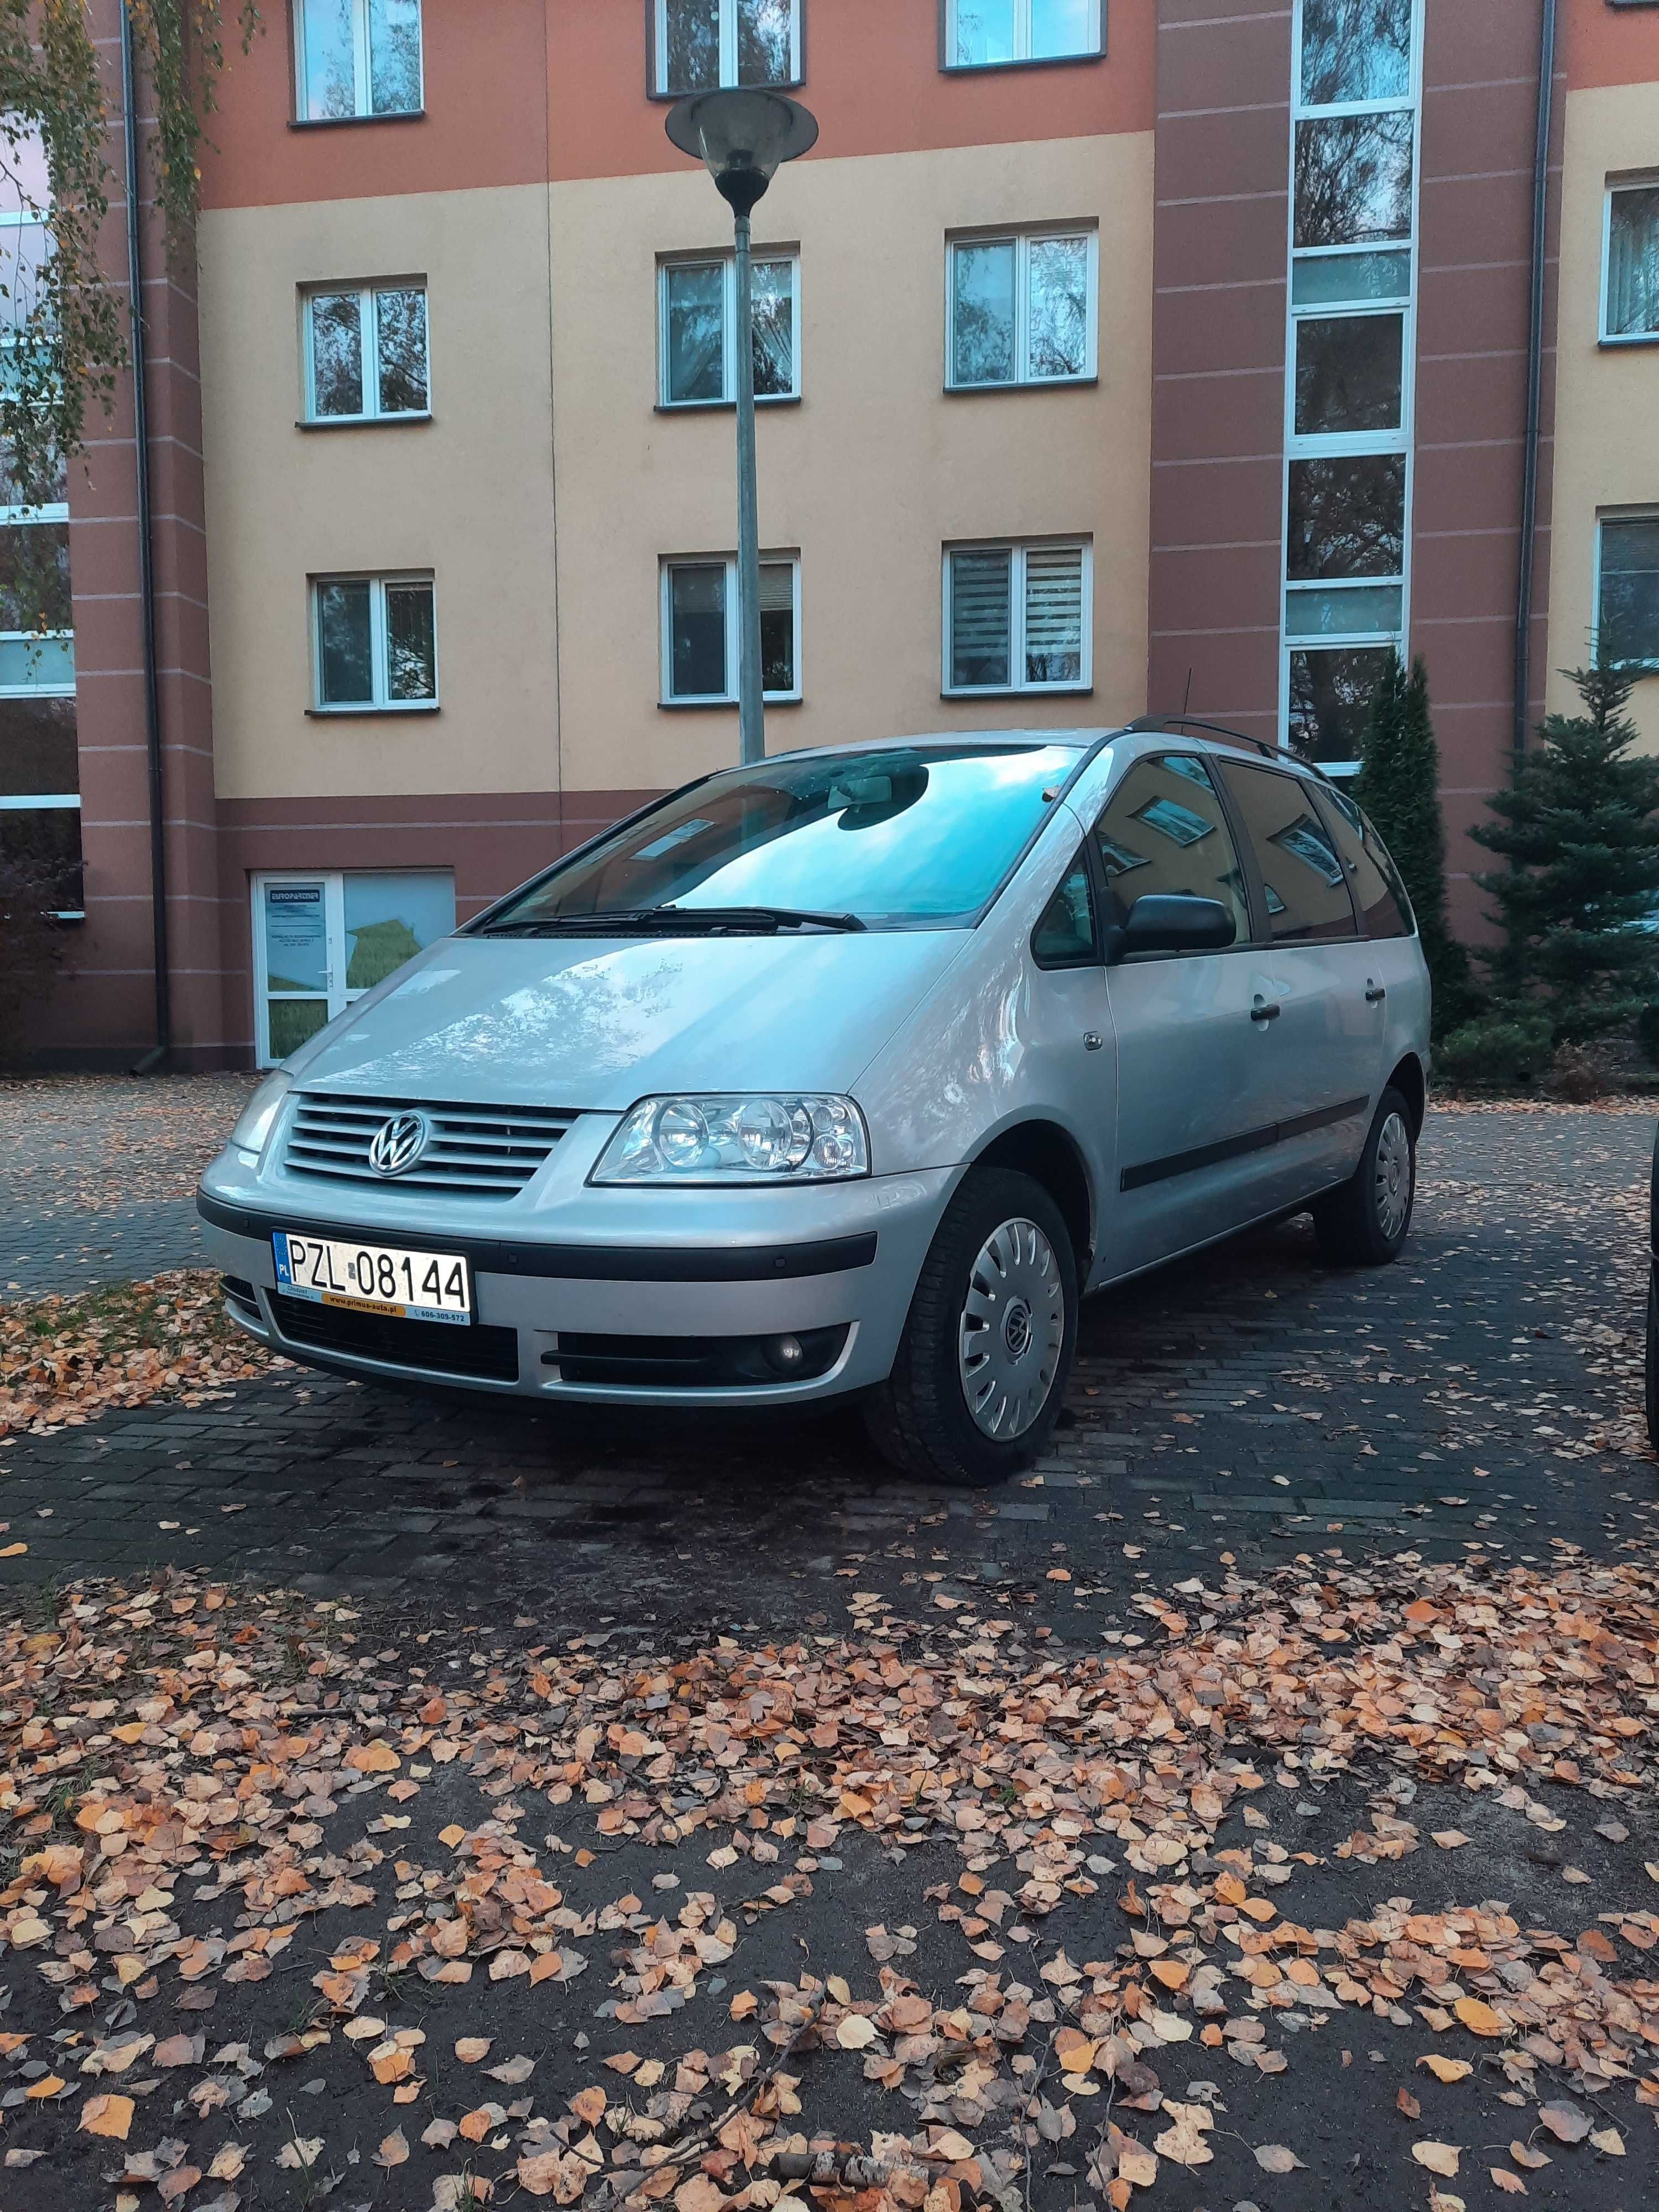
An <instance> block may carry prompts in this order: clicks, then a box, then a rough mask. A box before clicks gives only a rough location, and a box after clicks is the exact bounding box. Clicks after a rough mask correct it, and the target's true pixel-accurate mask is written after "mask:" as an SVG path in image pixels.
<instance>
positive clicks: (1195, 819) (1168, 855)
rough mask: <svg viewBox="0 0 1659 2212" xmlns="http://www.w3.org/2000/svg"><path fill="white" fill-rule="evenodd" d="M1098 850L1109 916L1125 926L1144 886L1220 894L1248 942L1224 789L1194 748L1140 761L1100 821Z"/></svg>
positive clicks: (1203, 895)
mask: <svg viewBox="0 0 1659 2212" xmlns="http://www.w3.org/2000/svg"><path fill="white" fill-rule="evenodd" d="M1095 850H1096V852H1097V854H1099V856H1100V865H1101V867H1102V868H1103V871H1104V872H1105V876H1106V892H1107V897H1108V900H1109V904H1110V912H1109V915H1108V916H1107V919H1108V920H1109V921H1111V922H1113V923H1115V924H1116V925H1117V926H1118V927H1120V928H1121V927H1122V925H1123V924H1124V923H1125V922H1126V921H1127V920H1128V918H1129V908H1131V907H1132V906H1133V904H1134V902H1135V901H1136V900H1137V899H1138V898H1139V897H1141V896H1143V895H1144V894H1145V893H1146V892H1147V891H1158V892H1171V893H1184V894H1185V895H1186V896H1188V897H1189V898H1211V899H1219V900H1220V902H1221V903H1222V904H1223V906H1225V908H1226V909H1227V911H1228V912H1229V913H1230V914H1231V915H1232V918H1233V926H1234V927H1235V929H1236V930H1237V943H1239V944H1240V945H1248V944H1249V941H1250V909H1249V900H1248V899H1247V897H1246V896H1245V891H1244V875H1243V870H1242V869H1241V868H1240V866H1239V864H1238V853H1237V848H1236V847H1235V845H1234V843H1233V839H1232V832H1231V830H1230V829H1228V827H1227V817H1226V815H1225V813H1224V812H1223V811H1222V805H1221V794H1220V793H1219V792H1218V791H1217V789H1216V787H1215V785H1214V784H1213V783H1212V781H1211V780H1210V771H1209V769H1208V768H1207V767H1206V765H1205V763H1204V762H1203V761H1201V760H1200V758H1199V757H1198V756H1197V754H1196V753H1154V754H1153V755H1152V757H1151V758H1150V759H1147V760H1143V761H1137V762H1136V763H1135V764H1134V766H1133V768H1132V769H1130V770H1129V772H1128V774H1127V775H1126V776H1125V777H1124V779H1123V781H1122V782H1121V784H1119V786H1118V787H1117V789H1116V790H1115V792H1114V793H1113V794H1112V797H1111V799H1110V801H1109V804H1108V805H1107V808H1106V811H1105V812H1104V813H1103V815H1102V816H1101V817H1100V819H1099V820H1098V821H1097V823H1095Z"/></svg>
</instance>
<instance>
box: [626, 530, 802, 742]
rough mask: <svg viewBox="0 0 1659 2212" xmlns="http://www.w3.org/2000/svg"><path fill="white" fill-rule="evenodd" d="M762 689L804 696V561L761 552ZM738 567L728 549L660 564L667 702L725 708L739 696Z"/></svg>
mask: <svg viewBox="0 0 1659 2212" xmlns="http://www.w3.org/2000/svg"><path fill="white" fill-rule="evenodd" d="M760 630H761V689H762V691H763V695H764V696H766V697H767V698H768V699H779V700H782V699H799V696H800V559H799V556H798V555H796V554H769V555H763V556H762V558H761V564H760ZM740 643H741V641H740V638H739V635H738V564H737V562H736V560H735V559H734V558H733V557H732V556H731V555H729V554H712V555H703V556H699V557H696V558H690V557H688V558H686V559H684V560H672V561H665V562H663V564H662V675H661V684H662V690H661V694H660V696H661V698H662V701H663V703H664V704H665V706H671V707H711V706H725V705H727V704H729V703H730V702H732V701H733V700H735V699H736V697H737V696H738V651H739V647H740Z"/></svg>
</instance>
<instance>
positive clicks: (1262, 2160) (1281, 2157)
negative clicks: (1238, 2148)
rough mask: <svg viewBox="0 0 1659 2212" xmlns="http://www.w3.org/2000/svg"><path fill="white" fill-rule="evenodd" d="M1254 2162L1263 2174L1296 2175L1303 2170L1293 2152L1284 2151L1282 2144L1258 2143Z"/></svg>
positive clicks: (1300, 2162)
mask: <svg viewBox="0 0 1659 2212" xmlns="http://www.w3.org/2000/svg"><path fill="white" fill-rule="evenodd" d="M1255 2162H1256V2164H1257V2165H1258V2166H1260V2167H1261V2170H1262V2172H1264V2173H1297V2172H1301V2171H1302V2170H1303V2167H1302V2161H1301V2160H1300V2159H1299V2158H1298V2157H1297V2154H1296V2153H1295V2152H1294V2151H1293V2150H1286V2149H1285V2146H1284V2144H1283V2143H1258V2144H1257V2145H1256V2148H1255Z"/></svg>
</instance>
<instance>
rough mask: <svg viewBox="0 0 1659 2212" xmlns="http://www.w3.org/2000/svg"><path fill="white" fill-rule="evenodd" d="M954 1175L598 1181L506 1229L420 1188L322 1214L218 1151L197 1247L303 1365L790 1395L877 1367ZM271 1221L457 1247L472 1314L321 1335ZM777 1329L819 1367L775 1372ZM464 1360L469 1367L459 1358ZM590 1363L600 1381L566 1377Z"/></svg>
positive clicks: (539, 1392)
mask: <svg viewBox="0 0 1659 2212" xmlns="http://www.w3.org/2000/svg"><path fill="white" fill-rule="evenodd" d="M955 1181H956V1175H955V1173H954V1171H951V1170H929V1171H927V1172H925V1173H922V1174H916V1175H905V1176H875V1177H870V1178H867V1179H865V1180H862V1181H860V1182H848V1183H842V1184H825V1185H822V1186H818V1187H817V1188H811V1189H805V1188H804V1189H802V1190H799V1191H791V1192H787V1193H779V1192H773V1191H769V1190H733V1191H729V1192H719V1191H699V1192H693V1191H673V1190H671V1191H664V1192H643V1191H629V1192H625V1193H623V1194H620V1196H621V1198H622V1199H623V1201H624V1202H625V1203H624V1205H623V1206H618V1204H617V1194H605V1196H604V1197H603V1198H602V1199H601V1198H599V1197H598V1194H594V1196H595V1198H596V1200H597V1202H595V1203H594V1204H592V1206H586V1205H584V1204H582V1203H580V1200H578V1201H577V1202H575V1203H573V1204H572V1205H571V1206H569V1207H568V1208H563V1207H561V1208H558V1209H556V1210H553V1209H550V1210H548V1211H547V1212H544V1214H543V1216H542V1218H541V1219H540V1221H539V1222H538V1224H537V1225H536V1233H535V1234H533V1235H527V1234H524V1233H522V1225H521V1224H515V1225H514V1226H515V1227H516V1228H520V1234H517V1235H513V1236H507V1235H504V1234H503V1233H502V1230H503V1228H504V1226H505V1224H504V1223H503V1222H502V1220H501V1215H500V1214H499V1213H496V1214H495V1215H493V1216H492V1217H490V1218H487V1219H485V1220H482V1221H481V1220H480V1219H479V1218H478V1216H477V1212H475V1211H474V1209H472V1208H470V1207H469V1208H466V1209H465V1219H463V1218H462V1210H461V1209H459V1208H458V1209H456V1210H455V1212H454V1214H453V1217H451V1218H447V1219H441V1218H436V1209H435V1208H434V1207H433V1206H430V1205H427V1206H416V1207H409V1206H406V1205H404V1206H400V1205H399V1204H398V1199H397V1195H396V1194H395V1192H393V1191H392V1190H391V1189H388V1190H386V1193H385V1194H381V1193H380V1192H374V1193H362V1192H358V1193H351V1194H349V1193H346V1192H340V1193H338V1194H336V1193H334V1192H330V1193H328V1194H327V1196H328V1198H329V1199H330V1200H334V1201H335V1202H336V1203H337V1204H339V1205H340V1206H341V1211H339V1212H334V1211H332V1210H330V1211H329V1212H321V1211H320V1210H319V1199H318V1194H317V1193H316V1191H315V1190H314V1188H313V1189H307V1190H305V1191H304V1192H303V1193H301V1192H295V1191H293V1190H291V1189H290V1190H288V1191H283V1190H279V1189H276V1188H270V1187H269V1185H268V1183H267V1182H266V1180H265V1179H264V1178H262V1177H260V1176H258V1174H257V1173H256V1172H254V1171H252V1170H251V1168H250V1167H249V1166H247V1165H246V1164H243V1163H242V1162H241V1161H240V1158H239V1156H237V1155H235V1154H226V1155H225V1156H223V1158H222V1159H221V1160H220V1161H218V1162H216V1164H215V1165H214V1167H213V1168H212V1169H210V1170H209V1172H208V1175H207V1176H205V1177H204V1181H203V1185H202V1188H201V1189H200V1190H199V1191H198V1193H197V1209H198V1211H199V1212H200V1214H201V1218H202V1243H203V1247H204V1252H205V1254H206V1255H207V1258H208V1260H209V1261H210V1264H212V1265H213V1266H215V1267H218V1268H220V1269H221V1270H222V1272H223V1273H224V1274H225V1275H226V1276H227V1277H228V1278H229V1279H231V1282H232V1283H233V1285H235V1286H236V1287H235V1288H234V1290H232V1291H231V1292H230V1293H229V1295H228V1307H229V1310H230V1312H231V1313H232V1314H233V1316H234V1317H235V1318H236V1320H237V1321H238V1322H240V1324H241V1326H242V1327H243V1328H246V1329H247V1330H248V1331H249V1333H250V1334H252V1335H254V1336H257V1337H258V1338H259V1339H260V1340H261V1341H263V1342H264V1343H266V1344H268V1345H270V1347H271V1349H272V1350H273V1351H277V1352H282V1353H283V1354H284V1355H285V1356H287V1357H288V1358H293V1359H295V1360H297V1361H300V1362H301V1363H302V1364H307V1365H313V1366H321V1367H328V1368H332V1369H336V1370H339V1371H342V1372H345V1373H349V1374H354V1375H361V1376H380V1377H382V1378H384V1379H387V1380H401V1381H404V1382H408V1383H428V1384H429V1383H441V1384H444V1385H447V1386H452V1387H453V1386H458V1385H459V1387H462V1388H467V1389H477V1390H478V1391H480V1392H486V1393H494V1394H495V1395H498V1396H501V1395H506V1396H517V1397H520V1398H535V1399H538V1400H544V1399H549V1398H556V1399H561V1400H570V1401H586V1402H588V1403H596V1404H601V1405H629V1404H632V1405H653V1406H685V1407H690V1406H711V1407H722V1406H724V1407H734V1406H758V1405H799V1404H804V1403H811V1401H815V1400H819V1399H828V1398H833V1397H836V1396H839V1395H842V1394H844V1393H846V1392H848V1391H854V1390H860V1389H867V1388H868V1387H869V1386H870V1385H871V1384H872V1383H879V1382H881V1381H883V1380H884V1378H885V1377H886V1376H887V1375H888V1374H889V1373H890V1371H891V1369H892V1364H893V1359H894V1357H895V1354H896V1351H897V1347H898V1340H899V1336H900V1334H901V1332H902V1329H903V1327H904V1322H905V1317H906V1316H907V1315H908V1311H909V1307H910V1299H911V1295H912V1293H913V1291H915V1284H916V1278H917V1275H918V1274H919V1273H920V1272H921V1263H922V1261H923V1259H924V1258H925V1257H926V1255H927V1248H928V1245H929V1244H930V1243H931V1242H932V1240H933V1231H934V1230H935V1229H936V1227H937V1226H938V1223H939V1216H940V1214H941V1213H942V1212H943V1211H944V1209H945V1203H946V1201H947V1200H948V1198H949V1196H950V1193H951V1188H952V1187H953V1185H954V1182H955ZM354 1198H355V1200H356V1204H355V1206H352V1203H351V1201H352V1200H353V1199H354ZM348 1208H349V1209H350V1210H347V1209H348ZM447 1211H448V1210H447V1209H446V1212H447ZM584 1215H586V1216H588V1217H590V1218H586V1219H584V1218H582V1217H583V1216H584ZM278 1229H288V1230H293V1231H297V1232H299V1233H301V1234H303V1233H306V1232H307V1231H308V1232H310V1233H312V1234H317V1235H323V1236H332V1237H343V1238H347V1239H355V1240H357V1241H361V1242H362V1243H374V1244H389V1245H394V1246H395V1245H399V1244H401V1245H406V1246H408V1247H410V1248H411V1249H417V1250H418V1249H428V1250H441V1251H446V1252H462V1253H465V1255H466V1256H467V1259H468V1261H469V1264H470V1268H471V1276H472V1282H473V1295H474V1302H475V1309H476V1316H475V1326H474V1327H473V1328H471V1329H456V1328H444V1327H443V1326H441V1325H440V1324H433V1323H428V1322H401V1323H398V1324H397V1325H396V1327H395V1328H392V1329H390V1330H384V1329H383V1330H381V1331H379V1332H374V1331H373V1330H370V1329H368V1328H355V1332H354V1328H353V1327H348V1328H345V1329H343V1330H339V1331H335V1332H333V1333H332V1335H331V1340H330V1341H326V1342H323V1341H319V1324H318V1322H317V1319H316V1317H317V1316H319V1315H324V1316H331V1315H333V1314H334V1313H335V1311H336V1310H335V1309H333V1308H319V1307H316V1306H312V1305H307V1306H305V1307H303V1308H299V1307H296V1306H295V1304H294V1302H292V1301H289V1300H285V1299H283V1298H281V1297H279V1296H278V1294H277V1291H276V1261H275V1255H274V1252H273V1249H272V1245H271V1237H272V1232H273V1231H276V1230H278ZM584 1231H585V1232H586V1233H582V1232H584ZM622 1232H625V1233H622ZM781 1232H784V1233H781ZM296 1332H298V1333H296ZM320 1333H321V1334H325V1335H327V1334H330V1331H328V1330H323V1331H321V1332H320ZM782 1335H790V1336H793V1337H795V1338H797V1339H799V1340H802V1341H803V1342H804V1343H805V1345H806V1346H807V1347H808V1357H807V1358H806V1360H805V1365H806V1366H808V1367H809V1368H821V1370H822V1371H816V1372H812V1373H811V1374H810V1376H809V1377H808V1379H806V1380H799V1379H793V1378H790V1377H787V1376H783V1375H780V1376H777V1378H776V1379H769V1377H768V1370H767V1369H766V1366H765V1363H764V1361H763V1358H761V1356H760V1353H759V1350H758V1347H759V1346H762V1345H764V1344H767V1343H769V1342H772V1341H774V1340H776V1339H777V1338H778V1337H780V1336H782ZM343 1338H349V1339H350V1340H349V1341H343ZM462 1339H465V1340H468V1341H467V1342H466V1343H465V1344H462V1343H459V1342H457V1341H456V1340H462ZM573 1340H574V1341H573ZM623 1340H637V1342H638V1350H639V1354H640V1358H639V1361H638V1367H639V1370H640V1372H641V1374H642V1375H643V1376H649V1378H650V1379H641V1380H640V1381H636V1382H630V1381H627V1380H624V1379H623V1376H624V1375H625V1374H626V1372H627V1370H628V1367H629V1361H628V1360H627V1359H626V1358H619V1357H617V1356H616V1355H617V1353H618V1352H624V1351H625V1350H626V1349H627V1346H626V1344H625V1342H624V1341H623ZM428 1345H429V1346H430V1347H431V1349H430V1353H429V1355H428V1350H427V1347H428ZM721 1346H726V1350H725V1351H724V1352H722V1350H721ZM562 1354H563V1357H562ZM665 1355H666V1356H665ZM458 1360H459V1361H462V1362H464V1363H471V1370H472V1371H459V1370H458V1367H457V1365H456V1364H455V1363H456V1362H457V1361H458ZM826 1362H827V1364H825V1363H826ZM567 1365H568V1366H569V1367H570V1368H571V1370H573V1372H572V1373H571V1374H567V1373H566V1372H565V1371H564V1370H565V1367H566V1366H567ZM596 1374H597V1375H599V1376H602V1377H604V1378H605V1379H601V1380H585V1379H575V1378H576V1377H578V1376H593V1375H596ZM750 1378H753V1379H750ZM762 1378H767V1379H762Z"/></svg>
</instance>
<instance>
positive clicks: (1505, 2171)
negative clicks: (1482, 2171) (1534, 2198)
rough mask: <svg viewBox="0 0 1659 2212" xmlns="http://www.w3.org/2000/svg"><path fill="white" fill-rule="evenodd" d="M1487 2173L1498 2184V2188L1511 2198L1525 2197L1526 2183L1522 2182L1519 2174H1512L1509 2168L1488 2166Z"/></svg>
mask: <svg viewBox="0 0 1659 2212" xmlns="http://www.w3.org/2000/svg"><path fill="white" fill-rule="evenodd" d="M1486 2171H1487V2172H1489V2173H1490V2174H1491V2176H1492V2179H1493V2180H1494V2181H1495V2182H1496V2183H1497V2184H1498V2187H1499V2188H1500V2189H1502V2190H1504V2191H1507V2193H1508V2194H1509V2195H1510V2196H1511V2197H1524V2196H1525V2195H1526V2193H1527V2185H1526V2183H1525V2182H1524V2181H1522V2179H1521V2177H1520V2175H1519V2174H1518V2173H1511V2172H1510V2170H1509V2168H1508V2166H1488V2167H1487V2169H1486Z"/></svg>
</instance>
